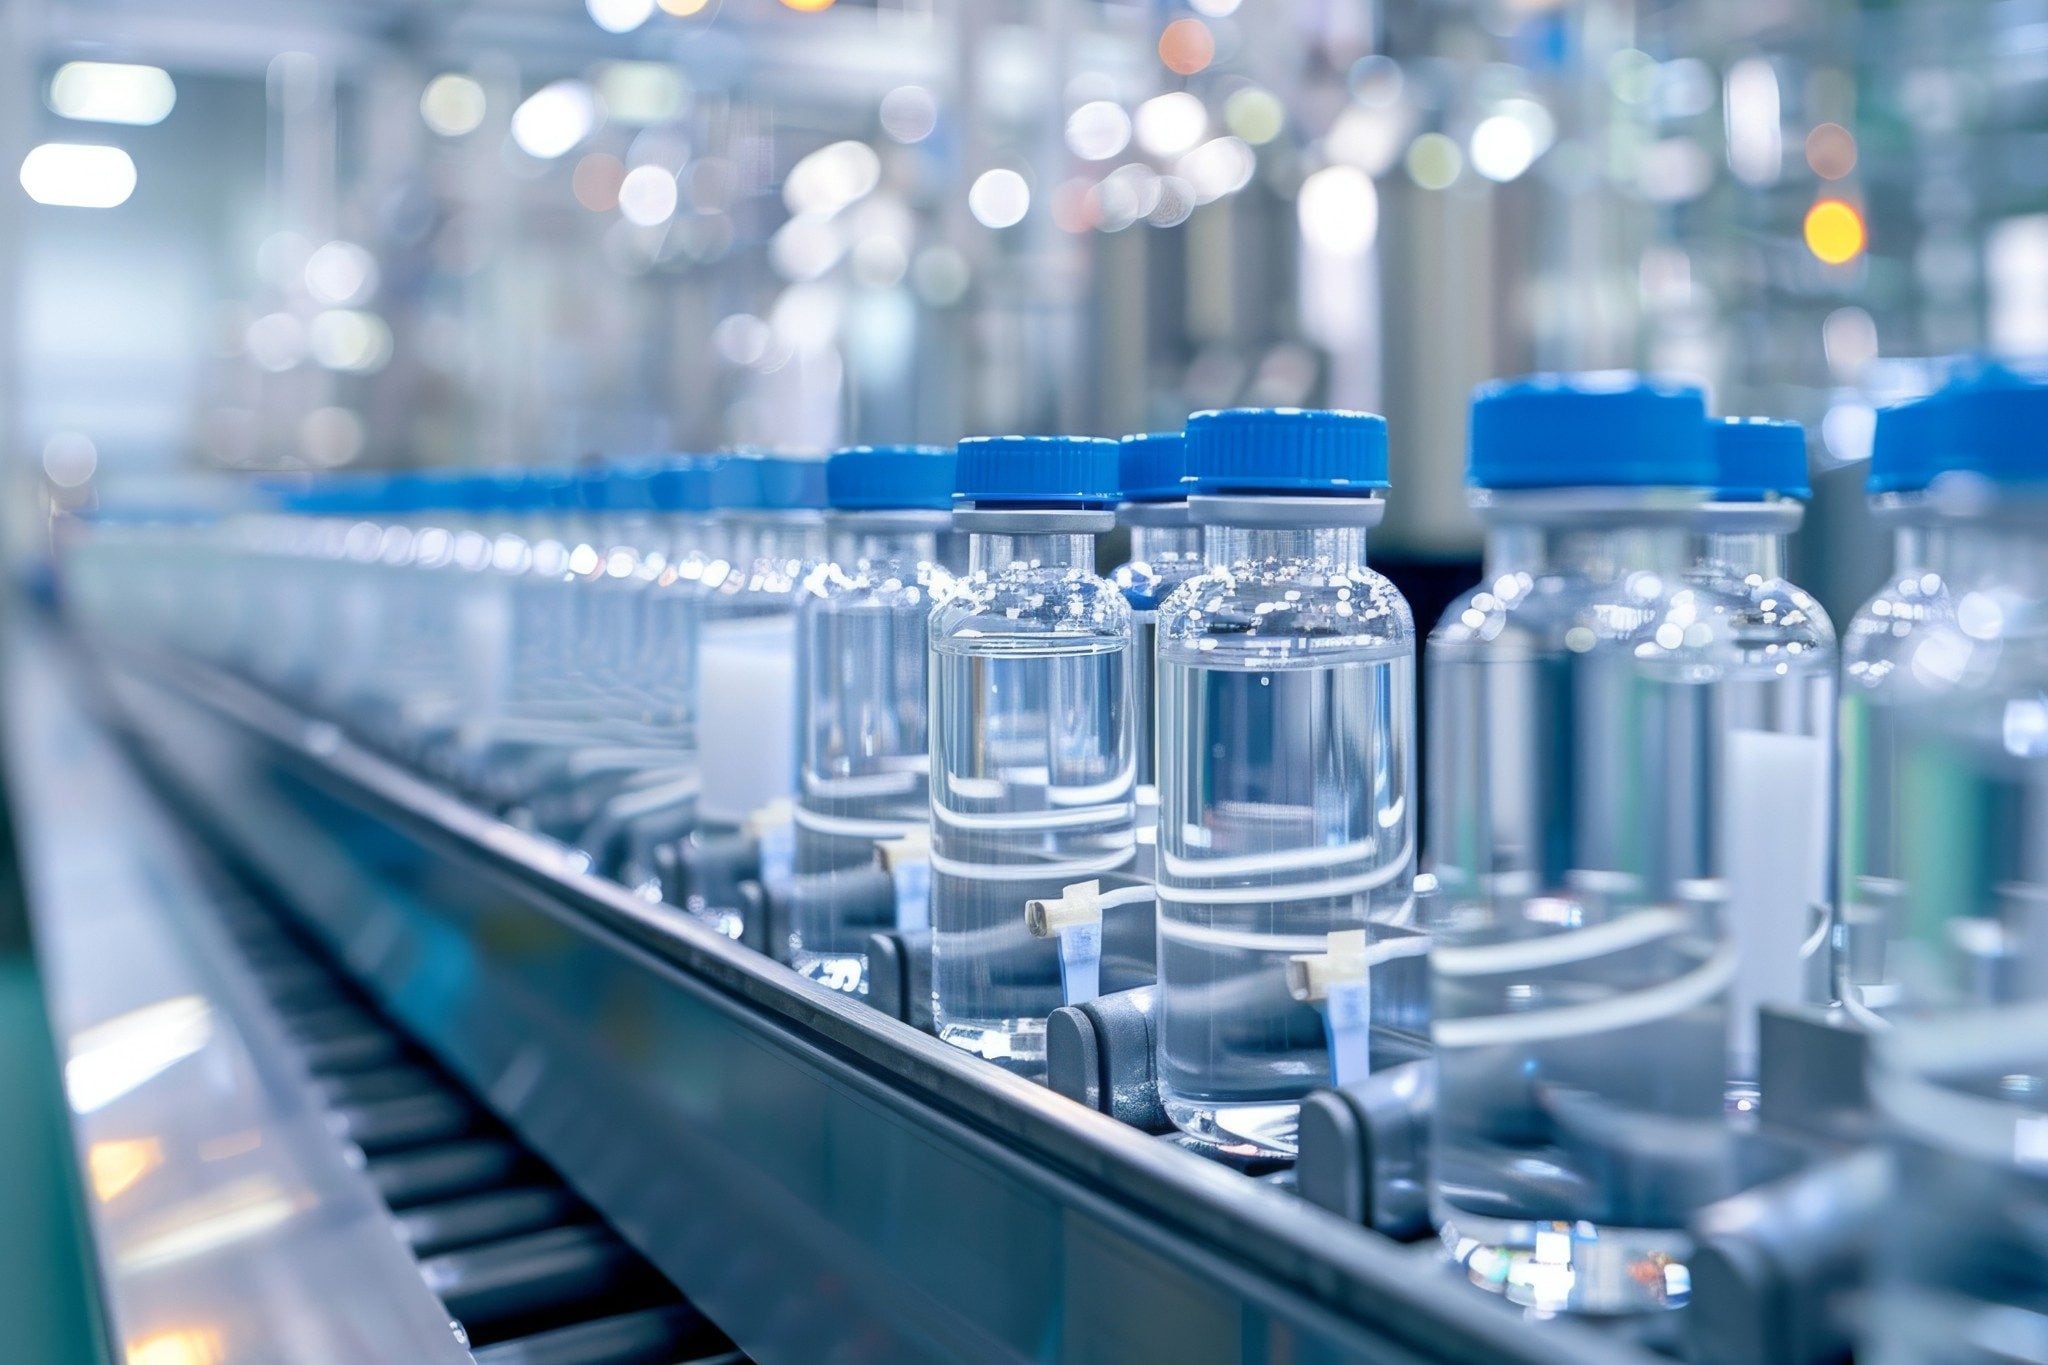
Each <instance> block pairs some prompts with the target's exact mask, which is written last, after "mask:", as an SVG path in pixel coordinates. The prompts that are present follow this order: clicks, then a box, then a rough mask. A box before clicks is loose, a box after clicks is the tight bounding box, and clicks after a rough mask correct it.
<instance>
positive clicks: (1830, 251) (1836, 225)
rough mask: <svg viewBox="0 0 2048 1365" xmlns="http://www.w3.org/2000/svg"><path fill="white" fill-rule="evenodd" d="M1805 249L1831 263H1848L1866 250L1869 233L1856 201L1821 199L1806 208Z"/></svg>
mask: <svg viewBox="0 0 2048 1365" xmlns="http://www.w3.org/2000/svg"><path fill="white" fill-rule="evenodd" d="M1805 236H1806V249H1807V250H1808V251H1811V252H1812V253H1813V254H1814V255H1815V256H1817V257H1819V258H1820V259H1821V260H1823V261H1825V262H1826V263H1827V264H1829V265H1847V264H1848V263H1849V262H1850V261H1853V260H1855V259H1856V258H1857V257H1858V256H1861V255H1862V254H1863V248H1864V247H1865V246H1866V245H1868V241H1869V239H1868V235H1867V233H1866V231H1865V229H1864V226H1863V215H1862V214H1861V213H1859V212H1858V211H1857V209H1856V206H1855V205H1854V204H1851V203H1848V202H1847V201H1845V200H1841V199H1822V200H1818V201H1816V202H1815V204H1814V206H1813V207H1812V208H1810V209H1808V210H1807V211H1806V223H1805Z"/></svg>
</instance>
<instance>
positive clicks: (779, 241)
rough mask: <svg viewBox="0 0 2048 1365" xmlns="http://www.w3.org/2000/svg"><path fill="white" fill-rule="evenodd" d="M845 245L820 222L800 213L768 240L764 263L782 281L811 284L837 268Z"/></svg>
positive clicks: (835, 233) (824, 220) (829, 228)
mask: <svg viewBox="0 0 2048 1365" xmlns="http://www.w3.org/2000/svg"><path fill="white" fill-rule="evenodd" d="M845 253H846V243H845V242H844V241H842V240H841V239H840V236H839V234H838V233H837V232H836V231H834V230H833V227H832V224H831V223H830V222H829V221H828V220H826V219H823V218H814V217H812V216H811V215H809V214H807V213H800V214H798V215H797V216H796V217H794V218H792V219H790V220H789V221H788V222H786V223H784V224H783V225H782V226H781V227H780V228H778V229H776V232H775V235H774V236H773V237H771V238H769V239H768V263H769V264H770V265H772V266H774V267H775V273H776V274H778V275H780V276H782V278H783V279H785V280H790V281H793V282H798V283H801V282H803V281H807V280H815V279H818V278H819V277H820V276H822V275H824V274H825V272H826V271H828V270H830V269H831V268H832V267H833V266H835V265H837V264H839V258H840V257H841V256H842V255H844V254H845Z"/></svg>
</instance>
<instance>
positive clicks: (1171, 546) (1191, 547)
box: [1131, 526, 1202, 564]
mask: <svg viewBox="0 0 2048 1365" xmlns="http://www.w3.org/2000/svg"><path fill="white" fill-rule="evenodd" d="M1201 553H1202V528H1201V527H1199V526H1133V527H1131V558H1132V559H1134V560H1139V559H1141V560H1144V561H1145V562H1146V563H1148V564H1161V563H1167V564H1170V563H1173V562H1174V561H1176V560H1184V559H1196V558H1199V557H1200V556H1201Z"/></svg>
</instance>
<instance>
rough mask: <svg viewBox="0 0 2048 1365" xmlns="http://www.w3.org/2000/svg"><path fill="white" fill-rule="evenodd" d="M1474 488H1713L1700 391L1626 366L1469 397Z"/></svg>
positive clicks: (1515, 383) (1541, 377)
mask: <svg viewBox="0 0 2048 1365" xmlns="http://www.w3.org/2000/svg"><path fill="white" fill-rule="evenodd" d="M1468 449H1469V460H1470V463H1469V465H1468V466H1467V474H1466V481H1467V482H1468V483H1470V484H1472V485H1473V486H1474V487H1476V488H1587V487H1592V488H1608V487H1612V488H1654V487H1671V488H1710V487H1712V486H1713V484H1714V455H1713V450H1712V448H1711V446H1710V445H1709V444H1708V441H1707V402H1706V395H1705V394H1704V393H1702V392H1701V391H1700V388H1699V386H1698V385H1696V384H1688V383H1684V382H1682V381H1675V380H1668V379H1658V378H1654V377H1651V376H1647V375H1640V374H1636V373H1634V372H1633V371H1629V370H1608V371H1599V372H1594V373H1587V374H1537V375H1529V376H1526V377H1525V378H1521V379H1500V380H1494V381H1493V382H1492V383H1488V384H1481V385H1480V386H1479V387H1478V388H1477V389H1475V390H1474V391H1473V393H1472V428H1471V436H1470V445H1469V448H1468Z"/></svg>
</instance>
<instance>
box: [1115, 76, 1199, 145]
mask: <svg viewBox="0 0 2048 1365" xmlns="http://www.w3.org/2000/svg"><path fill="white" fill-rule="evenodd" d="M1132 122H1133V126H1134V127H1135V128H1136V130H1137V136H1138V145H1139V146H1140V147H1142V148H1144V149H1145V151H1147V152H1148V153H1150V154H1151V155H1153V156H1158V157H1172V156H1179V155H1181V154H1182V153H1183V152H1188V151H1191V150H1193V149H1194V146H1195V144H1196V143H1198V142H1200V141H1201V140H1202V134H1203V133H1205V132H1207V131H1208V128H1209V111H1208V110H1207V109H1205V108H1203V107H1202V102H1201V101H1200V100H1199V99H1196V98H1195V97H1194V96H1193V95H1190V94H1189V93H1188V92H1187V91H1185V90H1174V91H1169V92H1168V93H1166V94H1164V95H1154V96H1153V97H1152V98H1151V99H1149V100H1146V101H1145V102H1144V103H1143V104H1141V105H1139V106H1138V116H1137V118H1136V119H1134V120H1133V121H1132Z"/></svg>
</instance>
